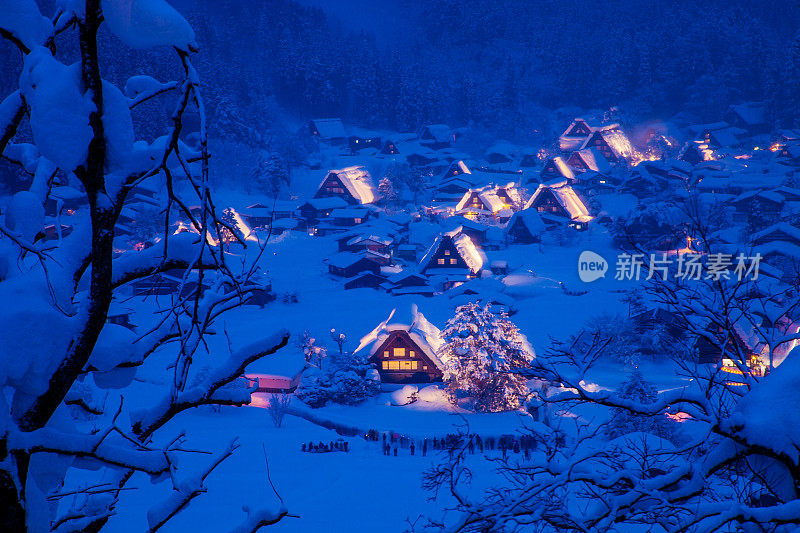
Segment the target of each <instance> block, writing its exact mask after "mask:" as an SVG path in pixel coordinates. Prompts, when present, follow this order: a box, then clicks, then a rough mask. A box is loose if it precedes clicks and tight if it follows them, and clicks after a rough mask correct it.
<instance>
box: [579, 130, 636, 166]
mask: <svg viewBox="0 0 800 533" xmlns="http://www.w3.org/2000/svg"><path fill="white" fill-rule="evenodd" d="M594 135H600V136H601V137H602V138H603V140H604V141H605V142H606V144H608V146H609V147H611V149H612V150H613V151H614V153H615V154H616V155H617V157H621V158H623V159H628V160H631V159H633V158H635V156H636V149H635V148H634V147H633V144H631V141H630V139H628V136H627V135H625V132H623V131H622V130H620V129H618V128H613V129H606V128H603V129H599V130H597V131H596V132H595V133H594V134H593V135H590V136H589V137H588V138H587V139H586V141H584V143H583V145H582V146H581V150H585V149H586V148H590V146H588V145H589V142H590V141H591V140H592V137H594Z"/></svg>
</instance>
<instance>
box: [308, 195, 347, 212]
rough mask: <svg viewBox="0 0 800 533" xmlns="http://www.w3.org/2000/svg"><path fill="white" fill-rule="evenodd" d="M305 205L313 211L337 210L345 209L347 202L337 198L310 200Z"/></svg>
mask: <svg viewBox="0 0 800 533" xmlns="http://www.w3.org/2000/svg"><path fill="white" fill-rule="evenodd" d="M307 203H308V205H310V206H311V207H313V208H314V209H337V208H339V207H347V202H345V201H344V199H342V198H341V197H339V196H329V197H327V198H312V199H310V200H309V201H308V202H307Z"/></svg>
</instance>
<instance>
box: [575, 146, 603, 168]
mask: <svg viewBox="0 0 800 533" xmlns="http://www.w3.org/2000/svg"><path fill="white" fill-rule="evenodd" d="M573 155H574V156H575V157H579V158H580V159H581V160H582V161H583V162H584V164H586V166H587V167H588V168H589V170H594V171H595V172H608V171H609V170H610V169H611V164H610V163H609V162H608V159H606V158H605V157H604V156H603V154H601V153H600V152H598V151H597V149H595V148H584V149H583V150H578V151H577V152H575V153H574V154H573Z"/></svg>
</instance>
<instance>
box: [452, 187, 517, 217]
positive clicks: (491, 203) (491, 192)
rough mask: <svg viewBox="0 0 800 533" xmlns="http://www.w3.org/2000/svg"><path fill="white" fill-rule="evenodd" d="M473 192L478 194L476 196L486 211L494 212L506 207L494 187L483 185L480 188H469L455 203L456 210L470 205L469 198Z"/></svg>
mask: <svg viewBox="0 0 800 533" xmlns="http://www.w3.org/2000/svg"><path fill="white" fill-rule="evenodd" d="M474 193H477V194H478V198H479V199H480V201H481V203H482V204H483V207H484V208H485V209H486V211H489V212H491V213H496V212H498V211H500V210H501V209H503V208H505V207H506V204H505V202H504V201H503V200H502V199H501V198H500V197H499V196H498V195H497V188H496V187H491V188H490V187H483V188H481V189H470V190H468V191H467V192H466V193H464V196H463V197H462V198H461V201H460V202H458V205H456V211H461V210H462V209H466V208H469V207H471V206H472V204H471V203H470V199H471V198H472V195H473V194H474Z"/></svg>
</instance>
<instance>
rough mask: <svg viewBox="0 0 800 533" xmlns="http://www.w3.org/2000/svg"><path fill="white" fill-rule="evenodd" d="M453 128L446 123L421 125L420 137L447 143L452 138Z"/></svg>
mask: <svg viewBox="0 0 800 533" xmlns="http://www.w3.org/2000/svg"><path fill="white" fill-rule="evenodd" d="M452 136H453V130H451V129H450V126H448V125H446V124H427V125H425V126H423V127H422V131H421V134H420V137H421V138H422V139H425V138H427V137H430V138H431V139H432V140H434V141H436V142H437V143H449V142H450V141H451V140H452Z"/></svg>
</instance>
